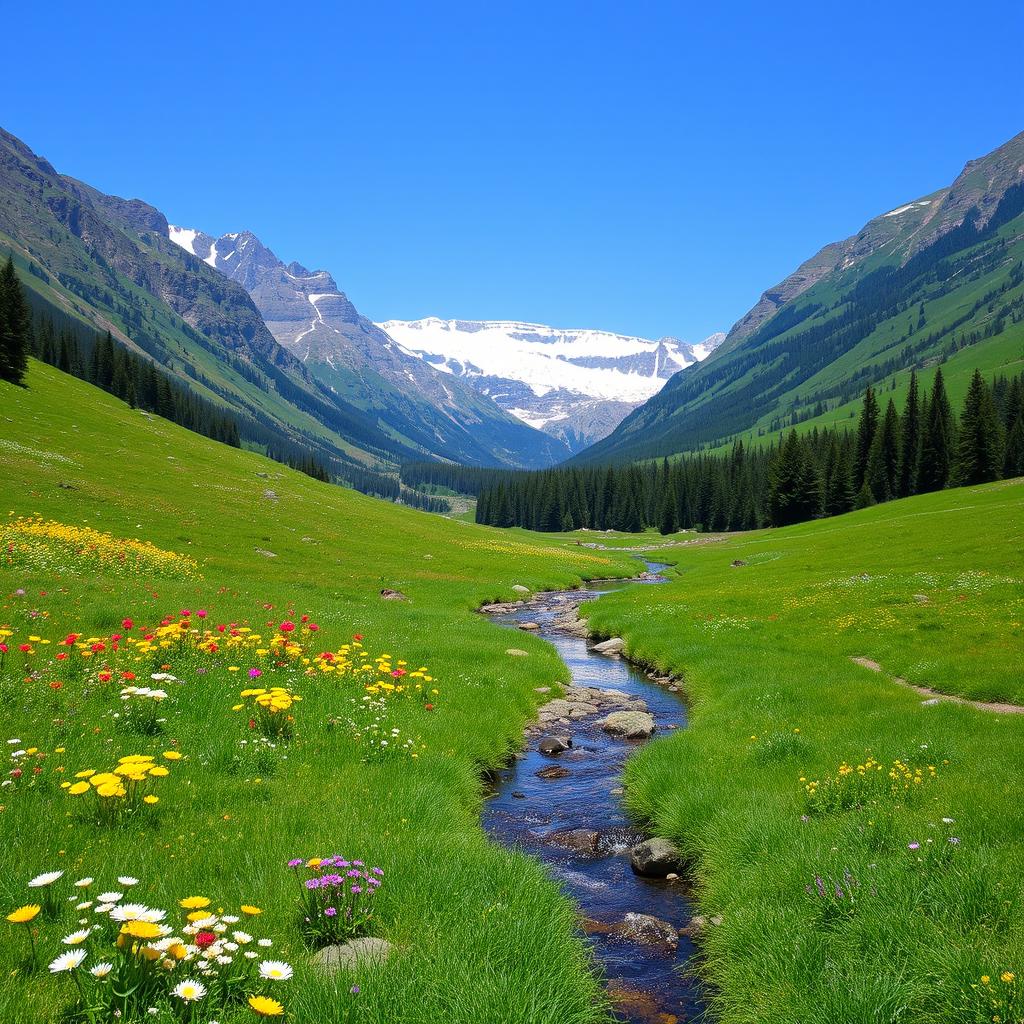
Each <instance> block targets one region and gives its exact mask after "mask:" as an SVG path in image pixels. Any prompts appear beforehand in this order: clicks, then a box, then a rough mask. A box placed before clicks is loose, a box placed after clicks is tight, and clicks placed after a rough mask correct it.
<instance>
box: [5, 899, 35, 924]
mask: <svg viewBox="0 0 1024 1024" xmlns="http://www.w3.org/2000/svg"><path fill="white" fill-rule="evenodd" d="M41 909H42V908H41V907H40V906H39V904H38V903H27V904H26V905H25V906H23V907H18V909H17V910H12V911H11V913H9V914H8V915H7V920H8V921H10V922H11V924H28V923H29V921H31V920H32V919H33V918H35V916H36V915H37V914H38V913H39V911H40V910H41Z"/></svg>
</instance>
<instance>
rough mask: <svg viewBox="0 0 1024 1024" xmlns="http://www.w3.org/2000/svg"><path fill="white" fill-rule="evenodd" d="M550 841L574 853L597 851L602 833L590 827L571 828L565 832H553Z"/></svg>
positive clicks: (549, 837)
mask: <svg viewBox="0 0 1024 1024" xmlns="http://www.w3.org/2000/svg"><path fill="white" fill-rule="evenodd" d="M548 841H549V842H552V843H554V844H555V845H556V846H564V847H565V848H566V849H567V850H572V851H573V852H574V853H597V849H598V844H599V843H600V841H601V835H600V833H599V832H595V831H594V830H593V829H590V828H571V829H567V830H566V831H565V832H552V833H551V834H550V835H549V836H548Z"/></svg>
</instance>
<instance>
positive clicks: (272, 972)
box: [260, 960, 292, 981]
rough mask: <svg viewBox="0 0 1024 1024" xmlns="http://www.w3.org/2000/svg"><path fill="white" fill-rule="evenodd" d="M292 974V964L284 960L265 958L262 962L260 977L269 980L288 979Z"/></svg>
mask: <svg viewBox="0 0 1024 1024" xmlns="http://www.w3.org/2000/svg"><path fill="white" fill-rule="evenodd" d="M291 976H292V968H291V964H286V963H285V962H284V961H283V960H264V961H263V963H261V964H260V977H261V978H266V979H267V980H268V981H287V980H288V979H289V978H290V977H291Z"/></svg>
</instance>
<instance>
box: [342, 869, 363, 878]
mask: <svg viewBox="0 0 1024 1024" xmlns="http://www.w3.org/2000/svg"><path fill="white" fill-rule="evenodd" d="M360 875H362V872H361V871H358V870H357V869H356V868H351V869H350V870H348V871H346V872H345V877H346V878H359V877H360Z"/></svg>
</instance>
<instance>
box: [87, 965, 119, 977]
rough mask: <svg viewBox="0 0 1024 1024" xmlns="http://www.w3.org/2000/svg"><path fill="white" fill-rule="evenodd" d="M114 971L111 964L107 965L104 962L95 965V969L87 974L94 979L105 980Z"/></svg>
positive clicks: (91, 969)
mask: <svg viewBox="0 0 1024 1024" xmlns="http://www.w3.org/2000/svg"><path fill="white" fill-rule="evenodd" d="M113 969H114V965H113V964H109V963H107V962H106V961H104V962H103V963H101V964H96V966H95V967H92V968H90V970H89V973H90V974H91V975H92V976H93V977H94V978H105V977H106V976H107V975H108V974H109V973H110V972H111V971H112V970H113Z"/></svg>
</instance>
